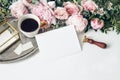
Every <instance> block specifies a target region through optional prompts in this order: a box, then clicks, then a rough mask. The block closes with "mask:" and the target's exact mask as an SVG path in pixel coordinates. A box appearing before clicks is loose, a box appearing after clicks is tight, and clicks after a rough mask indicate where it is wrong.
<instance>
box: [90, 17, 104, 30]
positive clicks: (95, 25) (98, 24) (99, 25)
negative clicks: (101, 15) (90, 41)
mask: <svg viewBox="0 0 120 80" xmlns="http://www.w3.org/2000/svg"><path fill="white" fill-rule="evenodd" d="M91 26H92V28H93V29H95V30H97V29H101V28H102V27H103V26H104V21H103V20H100V19H98V18H94V19H92V20H91Z"/></svg>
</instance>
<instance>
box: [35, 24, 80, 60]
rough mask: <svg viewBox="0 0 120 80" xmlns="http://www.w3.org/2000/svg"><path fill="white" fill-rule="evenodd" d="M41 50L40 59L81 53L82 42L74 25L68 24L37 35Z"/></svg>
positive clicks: (53, 58) (52, 58) (51, 58)
mask: <svg viewBox="0 0 120 80" xmlns="http://www.w3.org/2000/svg"><path fill="white" fill-rule="evenodd" d="M35 37H36V41H37V44H38V47H39V50H40V60H42V61H50V60H55V59H57V58H61V57H65V56H70V55H72V54H76V53H80V51H81V47H80V43H79V40H78V37H77V34H76V31H75V29H74V26H72V25H71V26H66V27H62V28H59V29H55V30H51V31H48V32H45V33H42V34H38V35H36V36H35Z"/></svg>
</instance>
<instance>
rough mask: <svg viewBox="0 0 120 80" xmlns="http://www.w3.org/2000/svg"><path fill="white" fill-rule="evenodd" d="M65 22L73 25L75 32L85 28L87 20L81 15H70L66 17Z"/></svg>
mask: <svg viewBox="0 0 120 80" xmlns="http://www.w3.org/2000/svg"><path fill="white" fill-rule="evenodd" d="M66 24H67V25H74V26H75V29H76V31H77V32H82V31H83V30H84V29H85V28H86V26H87V24H88V21H87V19H85V18H83V16H82V15H72V16H70V17H69V18H68V20H67V21H66Z"/></svg>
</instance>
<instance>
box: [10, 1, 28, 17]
mask: <svg viewBox="0 0 120 80" xmlns="http://www.w3.org/2000/svg"><path fill="white" fill-rule="evenodd" d="M10 10H11V14H12V16H15V17H16V18H20V17H21V16H22V15H24V14H27V13H28V10H27V8H26V7H25V6H24V4H23V3H22V1H21V0H18V1H16V2H14V3H13V4H12V5H11V6H10Z"/></svg>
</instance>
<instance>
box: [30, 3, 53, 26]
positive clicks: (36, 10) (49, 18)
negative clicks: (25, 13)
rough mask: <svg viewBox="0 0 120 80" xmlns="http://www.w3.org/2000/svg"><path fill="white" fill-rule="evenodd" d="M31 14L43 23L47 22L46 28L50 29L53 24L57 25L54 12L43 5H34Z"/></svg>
mask: <svg viewBox="0 0 120 80" xmlns="http://www.w3.org/2000/svg"><path fill="white" fill-rule="evenodd" d="M31 13H32V14H35V15H36V16H38V17H39V18H40V20H41V21H46V22H47V24H46V25H45V26H44V27H45V28H47V27H50V25H51V24H55V17H54V15H53V12H52V10H51V9H50V8H48V7H47V6H45V5H43V4H41V3H39V4H38V5H34V6H33V7H32V9H31Z"/></svg>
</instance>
